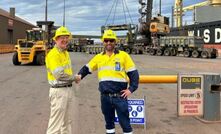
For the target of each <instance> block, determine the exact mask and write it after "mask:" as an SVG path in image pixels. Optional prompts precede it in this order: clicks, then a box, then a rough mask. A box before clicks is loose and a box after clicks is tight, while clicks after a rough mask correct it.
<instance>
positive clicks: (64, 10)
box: [63, 0, 65, 26]
mask: <svg viewBox="0 0 221 134" xmlns="http://www.w3.org/2000/svg"><path fill="white" fill-rule="evenodd" d="M63 26H65V0H64V14H63Z"/></svg>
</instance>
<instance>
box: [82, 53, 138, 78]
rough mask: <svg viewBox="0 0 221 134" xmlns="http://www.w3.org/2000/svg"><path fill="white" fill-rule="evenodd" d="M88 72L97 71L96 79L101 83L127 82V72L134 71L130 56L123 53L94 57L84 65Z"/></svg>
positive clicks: (101, 54) (102, 54)
mask: <svg viewBox="0 0 221 134" xmlns="http://www.w3.org/2000/svg"><path fill="white" fill-rule="evenodd" d="M86 66H87V67H88V68H89V71H90V72H93V71H95V70H98V79H99V81H100V82H102V81H114V82H127V74H126V73H128V72H131V71H134V70H136V68H135V65H134V62H133V61H132V59H131V58H130V56H129V55H128V54H127V53H126V52H124V51H119V53H117V54H115V53H113V54H112V55H111V56H110V57H109V56H108V55H106V54H104V53H100V54H98V55H96V56H95V57H94V58H93V59H91V61H90V62H89V63H88V64H87V65H86Z"/></svg>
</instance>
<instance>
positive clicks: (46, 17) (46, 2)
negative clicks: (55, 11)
mask: <svg viewBox="0 0 221 134" xmlns="http://www.w3.org/2000/svg"><path fill="white" fill-rule="evenodd" d="M45 21H48V0H46V1H45Z"/></svg>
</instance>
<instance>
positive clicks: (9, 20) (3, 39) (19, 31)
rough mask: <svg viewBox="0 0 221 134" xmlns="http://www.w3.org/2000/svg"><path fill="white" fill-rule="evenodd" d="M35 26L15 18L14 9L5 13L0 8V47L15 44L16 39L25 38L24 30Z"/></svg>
mask: <svg viewBox="0 0 221 134" xmlns="http://www.w3.org/2000/svg"><path fill="white" fill-rule="evenodd" d="M33 27H36V26H35V25H33V24H31V23H29V22H27V21H25V20H24V19H21V18H19V17H17V16H15V8H10V12H7V11H5V10H3V9H1V8H0V45H3V44H16V42H17V39H23V38H25V34H26V32H25V31H26V30H27V29H32V28H33Z"/></svg>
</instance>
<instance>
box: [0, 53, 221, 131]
mask: <svg viewBox="0 0 221 134" xmlns="http://www.w3.org/2000/svg"><path fill="white" fill-rule="evenodd" d="M12 55H13V54H12V53H9V54H1V55H0V63H1V64H0V134H44V133H45V132H46V128H47V122H48V118H49V100H48V90H49V85H48V83H47V78H46V70H45V66H34V65H21V66H14V65H13V64H12ZM70 55H71V59H72V64H73V69H74V72H75V73H77V72H78V70H79V69H80V68H81V67H82V66H83V65H84V64H86V63H87V62H88V61H89V59H90V58H91V57H92V56H93V55H89V54H85V53H73V52H71V53H70ZM132 58H133V59H134V61H135V63H136V65H137V68H138V70H139V73H140V74H142V75H148V74H177V73H180V72H183V73H184V72H192V73H195V72H213V73H221V68H220V66H221V59H220V58H218V59H194V58H183V57H158V56H148V55H133V56H132ZM96 73H97V72H95V73H93V74H92V75H89V76H87V77H86V79H84V80H83V81H81V83H80V84H79V85H74V90H75V98H74V102H75V103H74V109H73V113H74V115H73V119H74V124H73V134H104V133H105V129H104V119H103V115H102V113H101V110H100V100H99V91H98V89H97V88H98V81H97V78H96V76H97V75H96ZM143 96H146V98H147V101H146V115H147V129H144V127H143V126H142V125H140V126H138V125H133V128H134V134H192V133H194V134H208V133H209V134H220V132H221V127H220V125H221V123H209V124H206V123H202V122H201V121H199V120H197V119H196V118H195V117H177V84H140V86H139V89H138V90H137V91H136V92H135V93H134V94H132V96H131V98H143ZM116 128H117V134H121V133H122V131H121V129H120V127H119V126H118V125H117V126H116Z"/></svg>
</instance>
